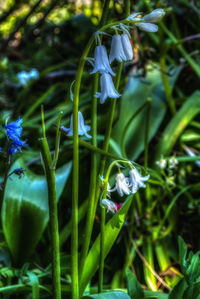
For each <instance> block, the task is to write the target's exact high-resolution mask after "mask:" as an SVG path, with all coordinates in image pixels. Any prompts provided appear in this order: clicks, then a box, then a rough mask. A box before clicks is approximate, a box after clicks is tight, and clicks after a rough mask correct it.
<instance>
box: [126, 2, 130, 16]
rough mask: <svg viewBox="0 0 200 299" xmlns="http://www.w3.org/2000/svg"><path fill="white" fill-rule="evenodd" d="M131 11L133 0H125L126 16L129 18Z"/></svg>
mask: <svg viewBox="0 0 200 299" xmlns="http://www.w3.org/2000/svg"><path fill="white" fill-rule="evenodd" d="M130 11H131V1H130V0H125V18H128V16H129V15H130Z"/></svg>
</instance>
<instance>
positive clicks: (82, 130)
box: [61, 111, 91, 138]
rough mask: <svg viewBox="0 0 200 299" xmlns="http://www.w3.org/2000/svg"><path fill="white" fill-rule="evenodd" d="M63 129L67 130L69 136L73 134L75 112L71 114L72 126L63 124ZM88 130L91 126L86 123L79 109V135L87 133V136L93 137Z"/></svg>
mask: <svg viewBox="0 0 200 299" xmlns="http://www.w3.org/2000/svg"><path fill="white" fill-rule="evenodd" d="M61 130H62V131H63V132H65V133H66V135H67V136H73V114H72V115H71V120H70V127H69V128H65V127H64V126H62V127H61ZM88 131H90V126H88V125H85V123H84V118H83V115H82V113H81V112H80V111H79V112H78V135H80V136H83V135H85V136H86V137H87V138H91V136H90V135H89V134H88V133H87V132H88Z"/></svg>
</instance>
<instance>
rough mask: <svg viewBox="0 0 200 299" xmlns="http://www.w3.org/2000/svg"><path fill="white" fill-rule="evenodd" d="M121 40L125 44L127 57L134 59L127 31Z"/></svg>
mask: <svg viewBox="0 0 200 299" xmlns="http://www.w3.org/2000/svg"><path fill="white" fill-rule="evenodd" d="M121 41H122V46H123V50H124V55H125V57H126V60H132V59H133V48H132V45H131V42H130V39H129V36H128V35H127V34H126V33H123V34H122V35H121Z"/></svg>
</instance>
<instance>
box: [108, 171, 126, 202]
mask: <svg viewBox="0 0 200 299" xmlns="http://www.w3.org/2000/svg"><path fill="white" fill-rule="evenodd" d="M110 191H117V192H118V193H119V195H120V196H123V195H124V194H126V195H129V194H130V193H131V190H130V183H129V179H128V178H126V177H125V176H124V174H123V173H122V172H120V173H118V174H117V176H116V183H115V187H114V189H112V190H110Z"/></svg>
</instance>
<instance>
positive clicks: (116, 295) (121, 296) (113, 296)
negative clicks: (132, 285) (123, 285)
mask: <svg viewBox="0 0 200 299" xmlns="http://www.w3.org/2000/svg"><path fill="white" fill-rule="evenodd" d="M82 298H84V299H89V298H91V299H130V297H129V295H128V294H126V293H124V292H121V291H113V292H108V293H100V294H95V295H89V296H84V297H82Z"/></svg>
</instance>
